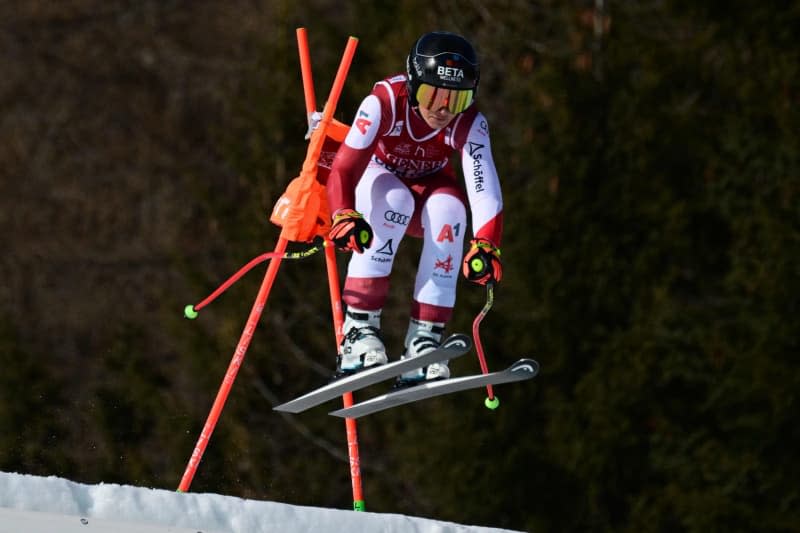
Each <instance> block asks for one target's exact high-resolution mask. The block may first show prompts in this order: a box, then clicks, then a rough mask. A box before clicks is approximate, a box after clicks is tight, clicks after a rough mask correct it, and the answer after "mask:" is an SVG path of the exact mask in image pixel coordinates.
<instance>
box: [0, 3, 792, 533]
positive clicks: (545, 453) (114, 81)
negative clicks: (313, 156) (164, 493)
mask: <svg viewBox="0 0 800 533" xmlns="http://www.w3.org/2000/svg"><path fill="white" fill-rule="evenodd" d="M301 26H304V27H307V28H308V31H309V39H310V44H311V56H312V63H313V66H314V75H315V81H316V88H317V98H318V101H319V102H320V105H321V104H322V102H323V101H324V96H325V95H327V94H328V90H329V88H330V83H331V81H332V79H333V76H334V74H335V71H336V68H337V66H338V62H339V59H340V56H341V52H342V51H343V49H344V46H345V44H346V40H347V37H348V36H350V35H353V36H356V37H358V38H359V44H358V48H357V50H356V55H355V59H354V62H353V65H352V67H351V70H350V75H349V77H348V81H347V84H346V86H345V89H344V92H343V95H342V98H341V100H340V102H339V106H338V111H337V114H336V117H337V118H338V119H339V120H342V121H343V122H347V123H349V122H350V121H351V120H352V118H353V117H352V115H353V113H354V111H355V109H356V107H357V106H358V103H359V102H360V100H361V98H362V97H363V96H364V95H365V94H366V93H367V92H368V91H369V90H370V88H371V86H372V83H373V82H374V81H376V80H378V79H380V78H382V77H384V76H386V75H388V74H392V73H395V72H399V71H402V70H403V69H404V61H405V57H406V54H407V52H408V49H409V48H410V46H411V43H412V42H413V41H414V40H415V39H416V38H417V37H418V36H419V35H420V34H422V33H424V32H427V31H430V30H433V29H446V30H450V31H455V32H459V33H462V34H463V35H465V36H467V37H468V38H470V39H471V40H473V42H474V43H475V44H476V48H477V49H478V51H479V54H480V55H481V57H482V67H483V70H482V77H481V87H480V94H479V95H478V105H479V106H480V108H481V110H482V111H483V112H484V113H485V114H486V115H487V117H488V118H489V120H490V124H491V127H492V136H493V148H494V154H495V160H496V162H497V166H498V170H499V173H500V175H501V180H502V182H503V184H504V190H505V192H506V195H505V200H506V224H507V231H506V238H505V241H504V243H503V244H504V246H503V258H504V265H505V272H506V277H505V279H504V280H503V283H502V284H501V285H500V286H499V287H498V291H497V294H496V303H495V307H494V308H493V310H492V311H491V312H490V314H489V315H488V317H487V318H486V319H485V320H484V322H483V325H482V329H481V331H482V333H483V342H484V346H485V347H486V348H487V351H488V355H489V365H490V367H491V368H492V369H498V368H501V367H504V366H506V365H507V364H508V363H510V362H511V361H513V360H516V359H517V358H519V357H522V356H529V357H534V358H536V359H537V360H538V361H539V362H540V363H541V365H542V371H541V374H540V376H539V377H538V378H537V379H536V380H534V381H533V382H528V383H525V384H520V385H514V386H505V387H499V388H498V389H497V393H498V396H499V397H500V398H501V406H500V408H499V409H498V410H497V411H494V412H492V411H489V410H487V409H485V408H484V407H483V396H484V393H482V392H480V391H474V392H471V393H460V394H456V395H451V396H449V397H445V398H441V399H436V400H431V401H428V402H425V403H421V404H417V405H413V406H407V407H403V408H398V409H394V410H390V411H387V412H385V413H380V414H377V415H373V416H371V417H368V418H365V419H363V420H361V421H360V422H359V425H358V429H359V441H360V445H361V466H362V475H363V483H364V491H365V499H366V505H367V510H368V511H375V512H391V513H403V514H411V515H416V516H425V517H431V518H436V519H441V520H452V521H456V522H459V523H466V524H480V525H486V526H495V527H507V528H513V529H520V530H525V531H531V532H534V531H535V532H545V531H547V532H550V531H609V532H610V531H622V532H665V531H670V532H672V531H692V532H709V531H726V532H730V531H762V532H788V531H800V511H799V509H800V485H798V483H797V480H798V479H800V461H799V460H798V454H797V450H798V449H800V425H798V422H797V420H798V414H799V412H798V394H799V393H800V372H798V367H800V357H798V352H799V351H800V340H799V338H800V179H799V178H798V169H799V168H800V166H799V165H798V164H799V163H800V141H798V139H799V137H798V132H800V117H799V116H798V106H800V46H798V42H797V32H796V30H797V28H798V27H800V2H797V1H774V2H758V1H749V2H748V1H735V0H734V1H730V2H687V1H679V0H666V1H661V0H659V1H656V0H644V1H638V2H635V1H621V0H620V1H617V0H592V1H589V0H585V1H574V0H573V1H567V2H562V1H556V0H540V1H516V0H502V1H501V0H497V1H488V2H482V1H478V0H469V1H460V2H457V1H455V0H438V1H430V0H426V1H421V0H402V1H396V2H383V1H377V2H344V3H343V2H333V1H326V0H310V1H307V2H290V1H288V0H287V1H284V0H273V1H269V2H267V1H258V0H247V1H245V0H230V1H226V2H219V1H216V0H195V1H179V0H172V1H169V0H159V1H155V0H136V1H105V0H104V1H100V0H71V1H60V2H47V1H38V0H18V1H13V2H3V3H2V4H1V5H0V48H1V49H2V53H0V173H2V181H0V238H2V243H3V252H4V253H3V254H2V256H0V279H2V282H1V283H0V470H3V471H9V472H20V473H30V474H37V475H58V476H63V477H66V478H69V479H72V480H75V481H80V482H84V483H98V482H114V483H124V484H134V485H142V486H148V487H157V488H165V489H174V488H176V487H177V485H178V482H179V480H180V478H181V475H182V474H183V470H184V468H185V466H186V463H187V461H188V459H189V456H190V454H191V452H192V449H193V447H194V445H195V442H196V440H197V437H198V435H199V432H200V429H201V428H202V426H203V423H204V421H205V418H206V415H207V414H208V411H209V409H210V407H211V404H212V403H213V400H214V396H215V395H216V392H217V389H218V387H219V385H220V382H221V380H222V377H223V375H224V373H225V370H226V369H227V366H228V364H229V362H230V358H231V355H232V353H233V349H234V348H235V346H236V343H237V341H238V339H239V335H240V334H241V331H242V328H243V326H244V324H245V321H246V319H247V315H248V313H249V310H250V307H251V305H252V303H253V300H254V298H255V295H256V292H257V289H258V286H259V284H260V282H261V278H262V274H259V273H256V272H253V273H251V274H250V275H248V276H247V277H245V278H244V279H243V280H242V281H240V282H239V283H238V284H237V285H235V286H234V287H233V288H231V289H230V290H228V292H226V293H225V295H224V296H223V297H221V298H220V299H219V300H217V301H216V302H215V303H214V304H213V305H211V306H210V307H208V308H206V309H204V310H203V312H202V313H201V314H200V317H199V318H198V319H197V320H195V321H187V320H185V319H183V318H182V311H183V306H184V305H186V304H189V303H196V302H198V301H200V300H201V299H202V298H203V297H205V296H206V295H207V294H208V293H210V292H211V290H213V289H214V288H216V287H217V285H218V284H219V283H221V282H222V281H223V280H225V279H226V278H227V277H228V276H229V275H231V274H233V273H234V272H235V271H236V270H237V269H238V268H239V267H240V266H241V265H243V264H244V263H246V262H247V261H249V260H250V259H251V258H253V257H255V256H256V255H259V254H260V253H263V252H265V251H270V250H272V248H273V247H274V244H275V242H276V239H277V236H278V232H279V230H278V228H276V227H275V226H273V225H271V224H270V223H269V222H268V220H267V216H268V213H269V211H270V210H271V208H272V205H273V203H274V202H275V200H277V198H278V196H279V195H280V193H281V192H282V191H283V189H284V188H285V186H286V185H287V184H288V183H289V181H290V180H291V179H292V178H293V177H294V176H295V175H297V173H298V172H299V170H300V167H301V164H302V161H303V157H304V155H305V149H306V143H305V141H304V140H303V135H304V133H305V130H306V123H305V108H304V102H303V96H302V84H301V78H300V69H299V65H298V58H297V48H296V40H295V29H296V28H297V27H301ZM414 246H416V244H415V243H413V242H412V243H409V244H407V245H405V249H404V250H401V253H400V255H399V257H398V262H397V269H396V272H395V275H394V277H393V286H392V293H391V297H390V303H389V306H387V310H386V311H385V313H384V315H385V317H386V318H385V321H384V330H385V333H386V336H387V340H388V344H389V347H390V350H393V351H397V350H399V346H400V343H401V342H402V335H403V334H404V333H405V325H406V319H407V312H408V307H409V304H410V292H411V288H412V282H413V271H414V269H415V266H416V253H415V248H414ZM345 259H346V258H345V257H344V256H343V255H342V256H340V266H341V267H342V268H343V266H344V261H345ZM257 272H261V273H263V269H261V268H259V269H258V271H257ZM484 296H485V294H484V292H483V291H482V290H481V289H480V288H478V287H474V286H470V285H468V284H467V283H465V282H462V283H461V286H460V292H459V301H458V307H457V311H456V317H455V319H454V321H453V323H452V324H451V326H450V330H451V331H463V332H469V331H470V329H469V328H470V326H471V323H472V319H473V317H474V316H475V314H476V313H477V312H478V311H479V310H480V308H481V306H482V305H483V302H484ZM333 366H334V340H333V331H332V327H331V317H330V304H329V301H328V294H327V281H326V277H325V267H324V261H323V259H322V258H321V257H320V256H319V255H317V256H314V257H313V258H309V259H305V260H303V261H295V262H285V263H284V264H283V265H282V266H281V270H280V272H279V275H278V278H277V281H276V283H275V286H274V288H273V291H272V294H271V296H270V299H269V302H268V305H267V309H266V311H265V313H264V315H263V318H262V321H261V323H260V325H259V328H258V329H257V330H256V333H255V336H254V339H253V342H252V344H251V347H250V350H249V352H248V354H247V357H246V359H245V361H244V365H243V366H242V369H241V371H240V373H239V377H238V379H237V381H236V383H235V385H234V387H233V392H232V394H231V396H230V398H229V401H228V404H227V406H226V408H225V411H224V412H223V415H222V418H221V420H220V423H219V424H218V426H217V429H216V432H215V433H214V435H213V437H212V439H211V442H210V445H209V447H208V450H207V451H206V454H205V456H204V458H203V462H202V463H201V465H200V469H199V471H198V474H197V477H196V478H195V480H194V483H193V485H192V490H193V491H197V492H201V491H202V492H216V493H222V494H228V495H235V496H242V497H247V498H258V499H267V500H274V501H279V502H285V503H295V504H302V505H311V506H324V507H336V508H343V509H347V508H351V505H352V494H351V490H350V477H349V467H348V463H347V448H346V440H345V433H344V423H343V422H342V421H341V420H340V419H337V418H333V417H329V416H328V415H327V412H328V410H329V408H331V407H332V406H336V405H339V404H338V402H334V404H333V405H331V404H328V405H326V407H321V408H317V409H314V410H312V411H309V412H307V413H303V414H301V415H298V416H283V415H281V414H278V413H276V412H273V411H272V410H271V408H272V406H273V405H275V404H277V403H281V402H283V401H286V400H288V399H290V398H292V397H294V396H296V395H299V394H300V393H303V392H306V391H307V390H310V389H311V388H313V387H315V386H318V385H320V384H322V383H324V382H325V381H326V379H327V377H328V376H329V374H330V373H331V371H332V369H333ZM452 367H453V370H454V373H455V374H457V375H458V374H467V373H474V372H477V371H479V367H478V364H477V361H476V358H475V357H474V356H467V357H463V358H461V359H460V360H458V361H457V362H455V363H453V365H452ZM382 390H383V389H381V388H380V387H377V386H376V387H375V388H373V389H371V390H369V391H367V393H378V392H381V391H382ZM366 396H367V394H366V393H359V394H356V399H364V398H366Z"/></svg>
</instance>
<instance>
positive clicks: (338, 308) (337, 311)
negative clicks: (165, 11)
mask: <svg viewBox="0 0 800 533" xmlns="http://www.w3.org/2000/svg"><path fill="white" fill-rule="evenodd" d="M297 48H298V50H299V53H300V70H301V72H302V75H303V90H304V94H305V99H306V113H307V114H308V115H309V116H310V115H311V113H314V112H315V111H316V109H317V104H316V97H315V96H314V82H313V79H312V75H311V54H310V52H309V49H308V36H307V34H306V30H305V28H298V29H297ZM337 96H338V95H337ZM322 120H325V117H324V116H323V119H322ZM337 126H338V125H337ZM342 126H343V125H342ZM345 127H346V126H345ZM325 264H326V266H327V270H328V287H329V289H330V297H331V311H332V313H333V327H334V333H335V336H336V346H337V350H338V346H339V345H340V344H341V342H342V337H343V334H344V332H343V331H342V329H343V327H344V312H343V311H342V297H341V291H340V288H339V272H338V268H337V266H336V250H335V249H334V247H333V243H332V242H330V240H327V239H326V247H325ZM342 402H343V403H344V406H345V407H350V406H352V405H353V393H352V392H347V393H345V394H344V396H342ZM345 433H346V435H347V453H348V456H349V458H350V480H351V484H352V488H353V509H354V510H356V511H363V510H365V503H364V494H363V490H362V487H361V462H360V458H359V451H358V430H357V428H356V421H355V419H352V418H345Z"/></svg>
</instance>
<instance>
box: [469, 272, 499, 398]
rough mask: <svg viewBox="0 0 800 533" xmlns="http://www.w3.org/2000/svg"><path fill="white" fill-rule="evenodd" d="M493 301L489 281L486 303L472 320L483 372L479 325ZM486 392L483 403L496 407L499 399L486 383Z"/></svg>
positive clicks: (492, 292) (484, 359) (491, 283)
mask: <svg viewBox="0 0 800 533" xmlns="http://www.w3.org/2000/svg"><path fill="white" fill-rule="evenodd" d="M493 303H494V282H492V281H490V282H489V283H487V284H486V303H485V304H484V305H483V309H481V310H480V312H479V313H478V314H477V316H476V317H475V320H473V322H472V337H473V339H474V341H475V351H476V352H477V353H478V361H479V362H480V365H481V371H482V372H483V373H484V374H488V373H489V366H488V365H487V364H486V357H485V356H484V354H483V344H481V335H480V325H481V321H482V320H483V318H484V317H485V316H486V314H487V313H488V312H489V310H490V309H491V308H492V304H493ZM486 393H487V394H488V396H487V397H486V400H484V402H483V403H484V405H485V406H486V407H487V408H489V409H497V407H498V406H499V405H500V399H499V398H498V397H497V396H495V395H494V390H493V389H492V386H491V385H486Z"/></svg>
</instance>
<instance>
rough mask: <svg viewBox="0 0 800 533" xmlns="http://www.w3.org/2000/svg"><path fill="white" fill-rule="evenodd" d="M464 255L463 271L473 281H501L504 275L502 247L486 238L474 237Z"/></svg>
mask: <svg viewBox="0 0 800 533" xmlns="http://www.w3.org/2000/svg"><path fill="white" fill-rule="evenodd" d="M469 245H470V246H469V251H468V252H467V254H466V255H465V256H464V264H463V267H462V269H461V270H462V272H463V274H464V277H465V278H467V279H468V280H470V281H471V282H473V283H477V284H479V285H486V284H487V283H489V282H492V283H499V282H500V280H501V279H502V277H503V265H502V264H501V263H500V249H499V248H497V247H496V246H495V245H494V244H492V243H491V242H490V241H488V240H486V239H472V240H471V241H470V242H469Z"/></svg>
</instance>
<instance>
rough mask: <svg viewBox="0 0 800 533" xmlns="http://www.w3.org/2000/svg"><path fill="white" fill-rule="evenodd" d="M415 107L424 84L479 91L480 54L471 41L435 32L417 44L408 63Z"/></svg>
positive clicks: (410, 99)
mask: <svg viewBox="0 0 800 533" xmlns="http://www.w3.org/2000/svg"><path fill="white" fill-rule="evenodd" d="M406 70H407V71H408V95H409V101H410V103H411V106H412V107H414V106H417V105H419V102H417V90H418V89H419V87H420V85H422V84H423V83H425V84H428V85H432V86H434V87H441V88H444V89H457V90H472V91H473V95H474V93H475V92H477V90H478V79H479V78H480V68H479V64H478V54H476V53H475V49H474V48H473V47H472V45H471V44H470V42H469V41H467V40H466V39H465V38H464V37H462V36H460V35H457V34H455V33H450V32H446V31H434V32H431V33H426V34H425V35H423V36H422V37H420V38H419V39H417V42H415V43H414V46H412V47H411V52H410V53H409V54H408V59H407V60H406Z"/></svg>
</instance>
